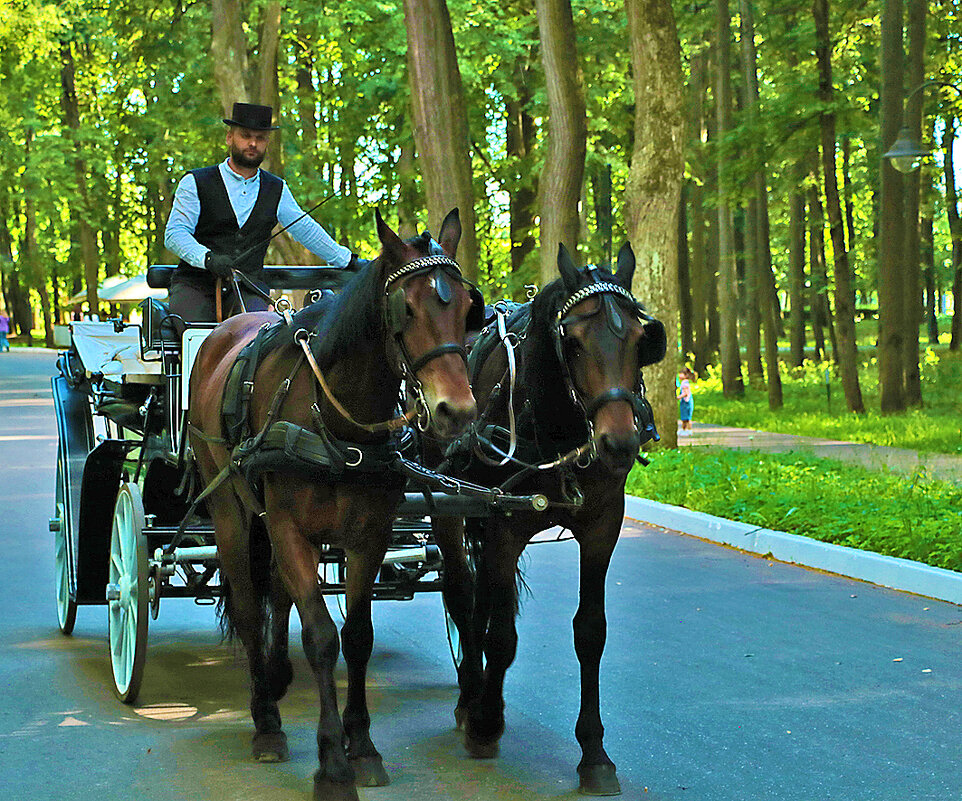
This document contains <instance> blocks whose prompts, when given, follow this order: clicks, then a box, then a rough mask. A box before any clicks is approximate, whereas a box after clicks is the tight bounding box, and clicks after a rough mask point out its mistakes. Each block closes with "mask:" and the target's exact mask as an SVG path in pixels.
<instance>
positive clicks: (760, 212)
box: [739, 0, 783, 409]
mask: <svg viewBox="0 0 962 801" xmlns="http://www.w3.org/2000/svg"><path fill="white" fill-rule="evenodd" d="M739 16H740V17H741V28H742V36H741V39H742V65H743V72H744V74H745V101H746V104H747V105H748V109H749V113H750V114H751V115H752V119H755V120H757V118H758V105H759V101H758V67H757V62H758V58H757V53H756V51H755V15H754V9H753V8H752V3H751V0H741V2H740V4H739ZM755 160H756V162H757V168H756V170H755V174H754V185H755V194H754V197H755V220H756V225H755V231H756V236H755V243H756V245H755V252H754V256H755V279H756V296H757V302H758V311H759V317H760V319H761V325H762V330H763V333H764V340H765V372H766V376H767V379H766V385H767V387H768V408H769V409H781V408H782V405H783V398H782V378H781V374H780V373H779V369H778V336H779V333H780V332H781V329H782V326H781V316H780V311H779V307H778V290H777V287H776V284H775V271H774V270H773V268H772V250H771V231H770V229H769V219H768V179H767V176H766V168H765V162H764V158H763V156H762V154H761V153H759V152H756V154H755Z"/></svg>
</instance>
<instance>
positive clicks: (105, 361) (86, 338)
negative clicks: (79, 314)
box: [70, 322, 164, 384]
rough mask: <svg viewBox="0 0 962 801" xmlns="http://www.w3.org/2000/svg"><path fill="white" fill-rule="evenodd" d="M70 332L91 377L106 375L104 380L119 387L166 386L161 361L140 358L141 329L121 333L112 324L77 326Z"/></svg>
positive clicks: (78, 324) (130, 327)
mask: <svg viewBox="0 0 962 801" xmlns="http://www.w3.org/2000/svg"><path fill="white" fill-rule="evenodd" d="M70 331H71V334H72V335H73V344H74V347H75V348H76V349H77V353H78V354H79V355H80V361H81V362H83V366H84V370H85V371H86V372H87V375H88V376H90V375H92V374H93V373H103V375H104V378H107V379H109V380H110V381H115V382H117V383H118V384H120V383H124V382H127V383H134V384H159V383H161V382H163V380H164V375H163V371H162V369H161V364H160V361H145V360H143V359H142V358H141V350H140V328H139V326H128V327H127V328H125V329H124V330H123V331H119V332H118V331H115V330H114V324H113V323H95V322H75V323H71V324H70Z"/></svg>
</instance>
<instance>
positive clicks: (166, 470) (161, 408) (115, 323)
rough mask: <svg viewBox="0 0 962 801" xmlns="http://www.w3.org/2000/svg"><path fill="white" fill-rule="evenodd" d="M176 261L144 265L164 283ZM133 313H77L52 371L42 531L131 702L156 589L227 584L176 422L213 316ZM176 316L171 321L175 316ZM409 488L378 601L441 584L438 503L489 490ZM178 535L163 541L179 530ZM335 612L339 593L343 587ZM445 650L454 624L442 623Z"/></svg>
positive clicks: (279, 281) (334, 570)
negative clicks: (100, 619)
mask: <svg viewBox="0 0 962 801" xmlns="http://www.w3.org/2000/svg"><path fill="white" fill-rule="evenodd" d="M172 269H173V268H172V267H169V266H166V265H156V266H154V267H152V268H151V269H150V271H149V280H150V282H151V284H152V285H155V286H160V287H163V286H164V285H165V284H166V282H168V281H169V273H170V271H171V270H172ZM265 278H266V280H267V282H268V285H269V286H270V287H271V288H272V289H277V290H309V291H317V290H318V289H319V288H323V287H337V286H339V285H341V284H342V283H343V281H344V274H343V271H340V270H335V269H333V268H324V267H267V268H265ZM141 308H142V320H141V322H140V323H131V322H125V321H123V320H112V321H107V322H88V321H85V322H73V323H71V325H70V332H71V345H70V347H69V349H67V350H65V351H63V352H62V353H61V354H60V356H59V358H58V360H57V367H58V375H56V376H54V377H53V379H52V382H51V383H52V390H53V397H54V408H55V412H56V418H57V432H58V449H57V485H56V501H55V503H56V506H55V509H54V516H53V517H52V518H51V519H50V529H51V531H52V532H53V533H54V536H55V542H56V551H55V552H56V581H57V586H56V590H57V614H58V623H59V627H60V630H61V631H62V632H63V633H64V634H70V633H71V632H72V630H73V627H74V621H75V617H76V613H77V607H78V606H80V605H92V604H100V605H103V604H106V605H107V607H108V616H107V621H108V635H109V642H110V649H109V654H110V661H111V666H112V669H113V677H114V689H115V691H116V693H117V695H118V696H119V697H120V699H121V700H122V701H124V702H125V703H132V702H133V701H134V700H135V699H136V697H137V694H138V691H139V689H140V684H141V679H142V676H143V670H144V665H145V662H146V644H147V629H148V619H149V618H153V619H156V618H157V616H158V613H159V611H160V602H161V599H162V598H193V599H194V600H195V602H197V603H205V602H210V603H214V602H216V600H217V599H218V598H219V597H220V595H221V586H220V582H219V576H218V569H217V568H218V558H217V547H216V544H215V542H214V530H213V527H212V525H211V522H210V519H209V518H208V517H206V516H205V515H204V510H203V508H202V507H201V508H200V509H199V510H195V512H194V514H192V515H191V516H190V518H189V519H185V515H187V513H188V511H189V510H190V507H191V505H192V499H193V497H195V496H196V494H197V492H198V488H197V486H196V477H195V476H193V475H192V474H191V472H190V471H189V469H188V467H189V448H188V445H187V440H186V436H185V434H186V427H185V425H184V421H185V419H186V414H187V411H188V402H189V393H188V387H189V384H190V375H191V368H192V366H193V362H194V359H195V358H196V355H197V351H198V349H199V347H200V344H201V343H202V342H203V341H204V339H205V338H206V337H207V335H208V334H209V333H210V332H211V331H212V330H213V329H214V327H215V324H213V323H187V324H181V321H179V320H174V319H173V318H171V317H170V316H169V314H168V311H167V309H166V306H165V304H163V303H161V302H159V301H157V300H152V299H148V300H146V301H144V302H143V303H142V304H141ZM175 323H176V324H175ZM443 489H446V490H447V491H446V492H445V491H440V490H436V491H435V492H431V493H428V494H427V495H425V493H424V491H423V489H422V491H416V490H415V489H414V488H413V487H412V490H411V491H410V492H408V493H406V495H405V499H404V501H403V502H402V504H401V506H400V507H399V509H398V516H397V518H396V520H395V522H394V526H393V528H394V536H393V538H392V542H391V545H390V547H389V549H388V552H387V554H386V555H385V557H384V563H383V567H382V568H381V570H380V573H379V576H378V580H377V582H376V583H375V585H374V589H373V592H374V598H375V599H376V600H410V599H412V598H413V597H414V595H415V594H416V593H420V592H439V591H440V588H441V583H442V577H441V571H442V569H443V568H442V564H441V555H440V553H439V551H438V548H437V546H436V545H435V544H434V542H433V538H432V536H431V526H430V520H429V519H428V517H427V515H429V514H430V513H431V512H432V511H437V510H439V509H440V510H444V511H447V512H451V513H465V512H471V513H472V514H484V513H485V511H486V507H487V504H488V502H487V501H485V500H477V499H476V498H469V497H467V496H465V495H462V494H459V493H458V492H457V490H458V485H457V484H455V483H451V484H450V485H449V486H447V487H444V488H443ZM499 502H500V504H501V505H511V504H518V503H520V504H521V505H523V506H527V507H531V506H532V505H535V506H537V505H541V504H543V503H544V501H543V499H541V498H529V499H523V500H522V499H515V498H513V497H505V498H504V499H502V500H500V501H499ZM175 539H176V540H177V544H176V545H175V547H173V548H171V547H169V546H170V545H171V544H172V543H173V542H174V540H175ZM344 578H345V555H344V551H343V550H342V549H339V548H333V547H332V548H327V549H326V550H325V551H324V552H323V553H322V555H321V568H320V573H319V581H320V587H321V589H322V591H323V592H324V593H325V594H328V595H339V596H340V595H343V593H344V589H345V585H344ZM338 603H339V605H340V606H341V607H342V610H343V601H342V599H340V598H339V599H338ZM448 632H449V638H450V641H451V647H452V653H454V654H456V653H457V650H458V647H459V646H458V635H457V629H456V628H455V627H454V626H451V625H449V626H448Z"/></svg>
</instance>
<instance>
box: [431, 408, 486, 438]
mask: <svg viewBox="0 0 962 801" xmlns="http://www.w3.org/2000/svg"><path fill="white" fill-rule="evenodd" d="M435 413H436V414H437V417H438V421H439V422H441V423H442V424H443V425H445V426H447V428H448V430H450V431H460V430H461V429H462V428H464V426H466V425H467V424H468V423H470V422H471V421H473V420H474V419H475V418H476V417H477V416H478V407H477V404H474V403H471V404H468V405H465V406H461V405H457V404H453V403H450V402H448V401H441V402H440V403H438V405H437V408H436V409H435Z"/></svg>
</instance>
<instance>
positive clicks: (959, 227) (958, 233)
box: [942, 114, 962, 350]
mask: <svg viewBox="0 0 962 801" xmlns="http://www.w3.org/2000/svg"><path fill="white" fill-rule="evenodd" d="M954 143H955V117H954V116H953V115H951V114H949V115H947V116H946V118H945V131H944V133H943V134H942V150H943V152H944V153H945V158H944V160H943V163H944V175H945V213H946V216H947V217H948V220H949V232H950V234H951V237H952V298H953V300H954V301H955V308H954V311H953V312H952V338H951V339H950V340H949V350H959V348H960V345H962V219H960V218H959V198H958V190H957V189H956V186H955V152H954Z"/></svg>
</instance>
